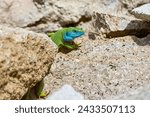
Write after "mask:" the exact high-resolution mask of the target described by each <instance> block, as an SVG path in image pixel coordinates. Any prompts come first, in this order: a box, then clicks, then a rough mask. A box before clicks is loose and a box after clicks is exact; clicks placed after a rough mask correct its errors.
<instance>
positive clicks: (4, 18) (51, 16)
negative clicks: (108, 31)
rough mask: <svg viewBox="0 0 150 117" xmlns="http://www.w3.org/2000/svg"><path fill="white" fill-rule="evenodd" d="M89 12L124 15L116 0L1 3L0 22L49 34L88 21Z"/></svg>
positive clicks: (15, 1) (124, 12)
mask: <svg viewBox="0 0 150 117" xmlns="http://www.w3.org/2000/svg"><path fill="white" fill-rule="evenodd" d="M93 11H97V12H103V13H110V12H111V13H112V14H120V15H123V14H126V13H127V10H126V9H124V7H123V6H122V4H121V2H119V1H118V0H94V1H93V0H78V1H74V0H24V1H23V0H1V1H0V23H2V24H3V23H6V24H9V25H11V26H17V27H25V28H27V29H29V30H32V31H36V32H52V31H56V30H58V29H60V28H61V27H66V26H70V25H81V24H83V23H86V22H89V21H91V18H92V14H93ZM112 11H113V12H112Z"/></svg>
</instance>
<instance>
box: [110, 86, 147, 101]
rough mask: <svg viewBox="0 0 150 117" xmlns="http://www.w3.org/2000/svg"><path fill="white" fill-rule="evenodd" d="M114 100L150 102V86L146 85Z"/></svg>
mask: <svg viewBox="0 0 150 117" xmlns="http://www.w3.org/2000/svg"><path fill="white" fill-rule="evenodd" d="M113 99H117V100H118V99H119V100H150V84H146V85H144V86H142V87H140V88H138V89H137V90H133V91H131V92H128V93H125V94H122V95H120V96H118V97H115V98H113Z"/></svg>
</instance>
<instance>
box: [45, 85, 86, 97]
mask: <svg viewBox="0 0 150 117" xmlns="http://www.w3.org/2000/svg"><path fill="white" fill-rule="evenodd" d="M83 99H84V97H83V95H81V94H80V93H78V92H76V91H75V90H74V89H73V88H72V86H70V85H67V84H66V85H63V86H62V87H61V89H59V90H58V91H56V92H54V93H53V94H52V95H49V96H48V97H47V100H83Z"/></svg>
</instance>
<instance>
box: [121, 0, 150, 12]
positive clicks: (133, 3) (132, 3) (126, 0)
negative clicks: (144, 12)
mask: <svg viewBox="0 0 150 117" xmlns="http://www.w3.org/2000/svg"><path fill="white" fill-rule="evenodd" d="M119 1H120V2H121V3H123V4H124V7H126V8H127V9H128V10H132V9H134V8H136V7H138V6H140V5H143V4H146V3H150V0H119Z"/></svg>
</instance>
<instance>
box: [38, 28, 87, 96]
mask: <svg viewBox="0 0 150 117" xmlns="http://www.w3.org/2000/svg"><path fill="white" fill-rule="evenodd" d="M84 33H85V32H84V31H83V29H81V28H77V27H69V28H63V29H60V30H58V31H56V32H55V33H48V36H49V37H51V39H52V41H53V42H54V43H55V44H56V45H57V46H58V48H61V47H66V48H68V49H71V50H72V49H76V48H78V46H79V44H76V43H74V42H73V40H74V39H75V38H77V37H80V36H82V35H84ZM43 87H44V82H43V80H42V81H40V82H39V85H38V87H36V95H37V96H38V97H45V96H46V92H44V91H43Z"/></svg>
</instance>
